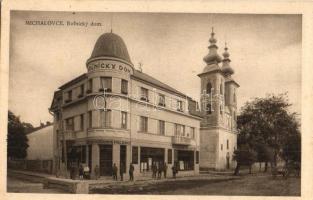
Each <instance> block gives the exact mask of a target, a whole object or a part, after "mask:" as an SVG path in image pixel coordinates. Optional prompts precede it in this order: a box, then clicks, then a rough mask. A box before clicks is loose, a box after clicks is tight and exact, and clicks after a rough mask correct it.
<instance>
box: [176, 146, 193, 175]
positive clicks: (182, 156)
mask: <svg viewBox="0 0 313 200" xmlns="http://www.w3.org/2000/svg"><path fill="white" fill-rule="evenodd" d="M194 156H195V153H194V151H188V150H177V162H176V163H175V164H176V166H177V167H178V169H179V170H180V171H188V170H194Z"/></svg>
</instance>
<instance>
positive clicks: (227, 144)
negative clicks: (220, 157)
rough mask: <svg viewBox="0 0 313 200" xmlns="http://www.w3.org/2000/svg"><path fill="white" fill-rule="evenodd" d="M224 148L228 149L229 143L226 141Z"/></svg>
mask: <svg viewBox="0 0 313 200" xmlns="http://www.w3.org/2000/svg"><path fill="white" fill-rule="evenodd" d="M226 148H227V150H228V149H229V141H228V140H226Z"/></svg>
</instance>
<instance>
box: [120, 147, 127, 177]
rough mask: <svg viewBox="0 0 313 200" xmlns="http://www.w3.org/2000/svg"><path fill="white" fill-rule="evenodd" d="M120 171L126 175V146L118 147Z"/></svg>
mask: <svg viewBox="0 0 313 200" xmlns="http://www.w3.org/2000/svg"><path fill="white" fill-rule="evenodd" d="M120 169H122V170H123V172H124V173H126V146H125V145H121V146H120Z"/></svg>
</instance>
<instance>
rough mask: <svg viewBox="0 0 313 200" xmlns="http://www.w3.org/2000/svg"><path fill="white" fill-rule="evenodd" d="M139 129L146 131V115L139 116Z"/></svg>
mask: <svg viewBox="0 0 313 200" xmlns="http://www.w3.org/2000/svg"><path fill="white" fill-rule="evenodd" d="M140 131H141V132H148V118H147V117H143V116H141V117H140Z"/></svg>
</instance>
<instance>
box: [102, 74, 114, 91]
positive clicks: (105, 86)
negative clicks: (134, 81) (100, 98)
mask: <svg viewBox="0 0 313 200" xmlns="http://www.w3.org/2000/svg"><path fill="white" fill-rule="evenodd" d="M100 84H101V85H100V89H99V90H100V91H104V90H105V91H106V92H112V77H101V78H100Z"/></svg>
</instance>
